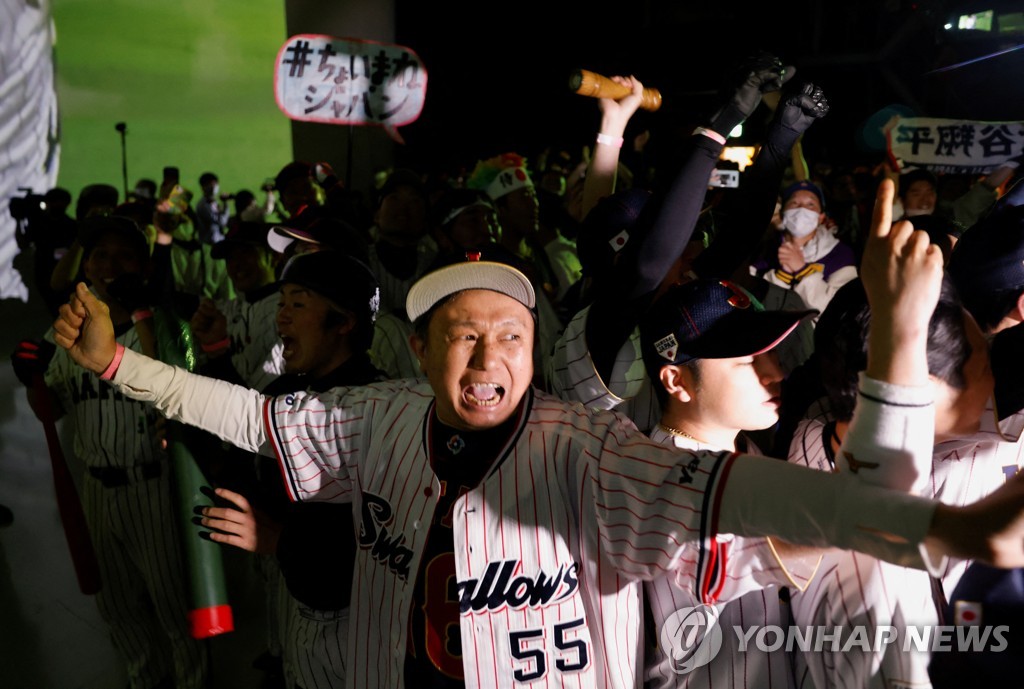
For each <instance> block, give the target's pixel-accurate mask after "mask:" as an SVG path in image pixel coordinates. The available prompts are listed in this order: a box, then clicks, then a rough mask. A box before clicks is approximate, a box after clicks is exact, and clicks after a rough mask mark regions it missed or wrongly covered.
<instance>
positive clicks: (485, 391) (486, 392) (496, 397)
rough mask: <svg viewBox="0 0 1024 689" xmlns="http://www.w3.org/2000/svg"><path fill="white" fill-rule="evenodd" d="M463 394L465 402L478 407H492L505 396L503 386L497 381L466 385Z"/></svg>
mask: <svg viewBox="0 0 1024 689" xmlns="http://www.w3.org/2000/svg"><path fill="white" fill-rule="evenodd" d="M463 396H464V397H465V398H466V401H467V402H469V403H470V404H474V405H476V406H478V407H493V406H495V405H497V404H498V403H499V402H501V398H502V397H504V396H505V388H503V387H501V386H500V385H498V384H497V383H476V384H474V385H467V386H466V388H465V389H464V390H463Z"/></svg>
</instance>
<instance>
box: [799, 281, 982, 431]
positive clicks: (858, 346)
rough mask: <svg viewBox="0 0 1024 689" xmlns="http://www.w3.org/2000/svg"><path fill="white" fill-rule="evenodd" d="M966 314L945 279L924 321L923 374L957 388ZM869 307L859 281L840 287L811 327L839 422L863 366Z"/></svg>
mask: <svg viewBox="0 0 1024 689" xmlns="http://www.w3.org/2000/svg"><path fill="white" fill-rule="evenodd" d="M969 317H970V316H969V315H968V314H967V312H966V311H965V309H964V307H963V303H962V302H961V300H960V297H959V295H958V294H957V292H956V288H955V287H954V286H953V283H952V282H951V281H950V280H949V278H948V277H946V276H944V277H943V280H942V289H941V292H940V294H939V302H938V304H937V305H936V307H935V311H934V312H932V317H931V319H930V320H929V321H928V349H927V358H928V373H929V374H931V375H933V376H935V377H936V378H938V379H939V380H941V381H943V382H945V383H946V384H947V385H949V386H950V387H953V388H957V389H963V388H964V387H965V385H966V384H967V381H966V379H965V378H964V366H965V365H966V363H967V360H968V359H969V358H970V357H971V353H972V351H973V350H972V347H971V344H970V342H969V341H968V337H967V323H966V319H967V318H969ZM870 322H871V307H870V306H869V305H868V300H867V294H866V293H865V292H864V284H863V283H862V282H861V281H860V278H857V279H855V280H852V281H850V282H848V283H846V284H845V285H843V286H842V287H841V288H839V290H838V291H837V292H836V293H835V295H834V296H833V297H832V300H831V301H829V303H828V306H826V307H825V310H824V311H823V312H822V313H821V317H820V318H819V319H818V323H817V325H816V326H815V328H814V351H815V354H816V358H817V359H818V362H819V367H820V374H821V384H822V386H823V388H824V390H825V393H826V395H827V397H828V401H829V406H830V410H831V412H832V415H833V417H834V418H836V419H837V420H839V421H849V420H850V419H851V418H853V409H854V406H855V405H856V403H857V390H858V376H859V374H860V372H861V371H863V370H864V369H866V368H867V361H868V353H867V348H868V332H869V327H870Z"/></svg>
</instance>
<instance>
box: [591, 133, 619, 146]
mask: <svg viewBox="0 0 1024 689" xmlns="http://www.w3.org/2000/svg"><path fill="white" fill-rule="evenodd" d="M622 141H623V139H622V137H621V136H612V135H610V134H603V133H601V132H598V134H597V143H599V144H604V145H605V146H614V147H615V148H622Z"/></svg>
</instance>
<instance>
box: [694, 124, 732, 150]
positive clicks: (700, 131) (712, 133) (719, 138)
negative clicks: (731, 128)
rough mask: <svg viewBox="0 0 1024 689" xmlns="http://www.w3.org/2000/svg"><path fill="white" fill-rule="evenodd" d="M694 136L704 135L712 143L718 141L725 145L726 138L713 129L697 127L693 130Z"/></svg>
mask: <svg viewBox="0 0 1024 689" xmlns="http://www.w3.org/2000/svg"><path fill="white" fill-rule="evenodd" d="M693 134H694V136H696V135H697V134H703V135H704V136H706V137H708V138H709V139H711V140H712V141H717V142H718V143H720V144H722V145H723V146H724V145H725V137H724V136H722V135H721V134H719V133H718V132H716V131H714V130H713V129H708V128H706V127H697V128H696V129H694V130H693Z"/></svg>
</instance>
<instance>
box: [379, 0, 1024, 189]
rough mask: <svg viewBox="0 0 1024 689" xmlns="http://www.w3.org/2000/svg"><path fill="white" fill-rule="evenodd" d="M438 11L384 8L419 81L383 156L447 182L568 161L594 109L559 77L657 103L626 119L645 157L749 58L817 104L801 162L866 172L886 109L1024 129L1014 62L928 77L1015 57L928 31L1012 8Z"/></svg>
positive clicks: (636, 5) (880, 3)
mask: <svg viewBox="0 0 1024 689" xmlns="http://www.w3.org/2000/svg"><path fill="white" fill-rule="evenodd" d="M443 8H444V9H443V10H440V9H438V5H437V4H435V3H423V2H413V1H412V0H397V3H396V10H397V11H396V42H398V43H400V44H402V45H406V46H408V47H410V48H412V49H413V50H415V51H416V52H417V53H418V54H419V55H420V57H421V58H422V60H423V62H424V64H425V65H426V67H427V70H428V74H429V87H428V97H427V102H426V105H425V107H424V110H423V113H422V115H421V117H420V119H419V120H418V121H417V122H415V123H413V124H412V125H409V126H407V127H404V128H403V129H402V135H403V136H404V137H405V139H406V141H407V143H408V145H407V146H404V147H399V151H398V156H399V160H398V161H397V162H398V163H399V164H403V163H408V164H410V165H423V166H439V165H440V166H444V167H445V168H448V169H450V168H451V167H452V166H458V165H465V164H467V163H468V164H469V165H472V163H473V162H474V161H475V160H477V159H479V158H483V157H489V156H491V155H495V154H497V153H501V152H504V151H516V152H519V153H522V154H524V155H527V156H530V155H536V154H537V152H539V151H540V150H542V149H543V148H544V147H546V146H557V147H561V148H566V149H568V150H570V151H574V152H575V151H578V150H579V148H580V147H582V146H583V145H589V144H590V143H591V142H592V141H593V137H594V134H595V132H596V128H597V125H598V122H599V113H598V109H597V103H596V101H594V100H592V99H590V98H585V97H582V96H578V95H575V94H573V93H571V92H570V90H569V88H568V75H569V74H570V72H571V71H572V70H573V69H575V68H584V69H588V70H591V71H595V72H598V73H600V74H604V75H609V76H610V75H613V74H630V73H631V74H635V75H636V76H637V77H638V78H639V79H640V80H641V81H643V82H644V84H645V85H646V86H651V87H655V88H658V89H659V90H660V91H661V92H662V94H663V97H664V100H663V106H662V108H661V110H659V111H658V112H656V113H645V112H642V111H641V112H640V113H638V114H637V115H636V116H635V117H634V119H633V121H632V122H631V125H630V132H632V131H633V130H636V131H640V129H641V128H648V129H650V130H651V132H652V144H653V143H654V142H657V141H659V140H660V142H662V143H666V142H668V143H671V142H672V141H673V140H675V139H677V138H678V137H680V136H684V135H685V134H688V133H689V130H692V127H693V125H694V123H696V122H698V121H699V120H700V117H701V115H702V114H704V113H707V112H708V111H710V110H711V109H712V108H713V107H714V105H715V103H716V98H715V93H716V90H717V89H718V88H719V87H720V86H721V85H722V83H723V82H724V81H725V80H727V77H728V75H729V74H731V73H732V71H733V70H734V68H735V67H736V65H737V63H738V62H739V61H740V60H741V58H743V57H744V56H745V55H747V54H750V53H751V52H752V51H754V50H756V49H765V50H768V51H771V52H773V53H775V54H777V55H778V56H779V57H781V58H782V59H783V61H784V62H786V63H787V64H791V65H794V66H795V67H796V68H797V73H796V76H795V77H794V80H793V81H794V82H801V81H804V80H810V81H813V82H814V83H816V84H818V85H819V86H821V87H822V88H823V89H824V90H825V92H826V94H827V96H828V99H829V101H830V103H831V106H832V109H831V112H830V114H829V115H828V117H826V118H825V119H824V120H823V121H822V122H821V123H819V124H817V125H815V127H814V128H812V129H811V130H810V132H808V135H807V137H806V140H805V152H806V155H807V157H808V159H809V160H811V162H812V163H813V162H814V161H815V160H818V159H827V160H829V161H832V162H840V161H859V160H864V159H873V160H877V159H878V158H879V155H880V154H879V152H878V151H877V150H872V149H870V148H869V147H867V146H866V145H865V144H864V140H863V138H862V131H861V128H862V126H863V125H864V124H865V121H866V120H867V119H868V118H869V117H870V116H871V115H872V114H873V113H876V112H877V111H878V110H880V109H882V108H884V107H886V106H889V105H892V104H900V105H904V106H907V107H909V108H910V109H912V110H913V111H914V113H915V114H917V115H921V116H930V117H947V118H963V119H975V120H1021V119H1024V51H1021V50H1018V51H1014V52H1011V53H1008V54H1006V55H1002V56H998V57H993V58H991V59H988V60H983V61H980V62H978V63H975V64H971V65H967V66H963V67H960V68H957V69H954V70H952V71H949V72H944V73H934V74H928V72H929V71H930V70H934V69H938V68H941V67H944V66H949V65H952V64H954V63H958V62H961V61H964V60H968V59H971V58H974V57H979V56H983V55H987V54H991V53H994V52H996V51H999V50H1005V49H1007V48H1012V47H1014V46H1017V45H1020V44H1021V43H1022V42H1024V34H1022V33H1021V32H1009V33H1003V34H1002V35H996V34H994V33H989V34H982V33H981V32H966V31H955V30H952V31H951V30H947V29H945V28H944V25H945V24H946V23H947V22H952V23H953V25H954V26H955V25H956V19H955V17H956V16H957V15H959V14H963V13H968V12H974V11H978V10H979V9H996V10H997V12H998V11H1000V10H1002V11H1004V12H1006V11H1017V12H1020V11H1024V3H1021V2H1019V1H1018V2H1005V1H994V2H987V3H977V2H971V3H967V2H929V1H927V0H921V1H919V2H906V1H900V0H867V1H864V2H808V1H805V2H784V3H760V4H758V5H748V4H746V3H743V4H737V3H726V2H708V3H701V4H699V5H698V4H697V3H691V2H655V1H654V0H632V1H630V2H625V3H621V4H620V5H618V6H609V5H605V4H603V3H602V4H599V3H591V2H577V1H575V0H566V1H564V2H556V1H554V0H548V1H547V2H540V1H538V0H519V1H517V2H505V3H501V2H498V3H489V4H484V3H462V2H456V3H444V5H443ZM767 114H768V113H767V112H766V109H765V108H763V107H762V108H760V109H759V110H758V112H757V113H755V115H754V116H752V117H751V118H750V120H748V123H747V127H746V132H745V135H744V137H743V139H741V140H739V141H736V142H734V143H738V144H743V143H747V141H746V140H749V139H752V138H756V137H757V135H758V132H759V131H760V130H761V128H762V127H763V124H764V121H765V119H766V117H767ZM628 133H629V132H627V134H628Z"/></svg>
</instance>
